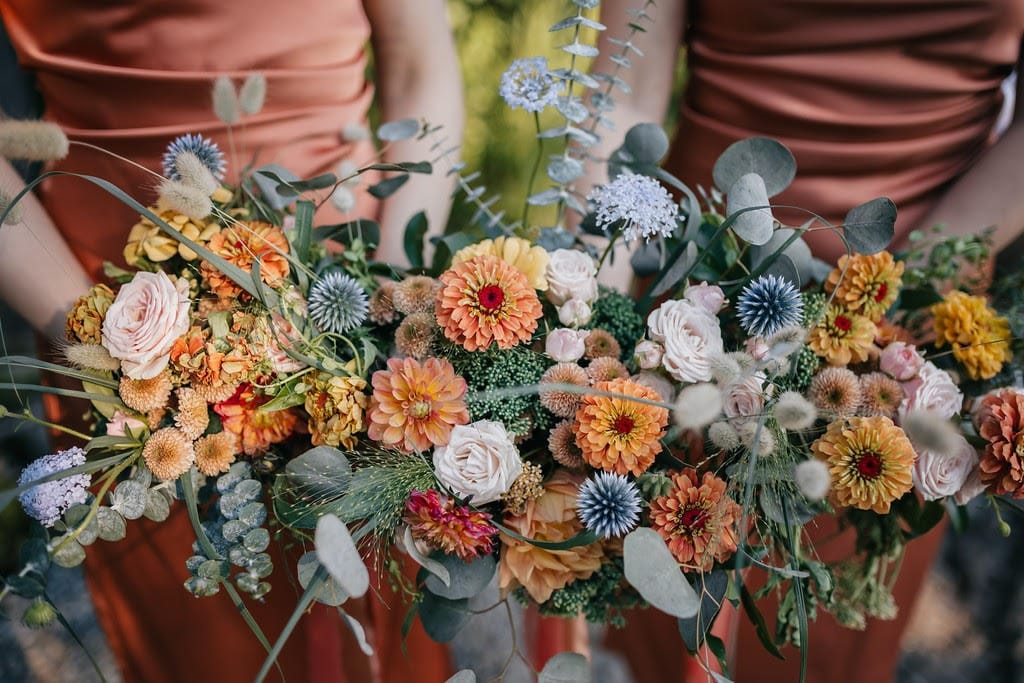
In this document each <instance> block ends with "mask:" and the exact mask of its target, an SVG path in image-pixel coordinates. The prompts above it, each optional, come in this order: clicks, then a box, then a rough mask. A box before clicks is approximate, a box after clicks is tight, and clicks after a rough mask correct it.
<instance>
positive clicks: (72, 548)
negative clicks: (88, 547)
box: [53, 539, 85, 568]
mask: <svg viewBox="0 0 1024 683" xmlns="http://www.w3.org/2000/svg"><path fill="white" fill-rule="evenodd" d="M61 540H62V539H57V542H58V544H59V543H60V542H61ZM53 561H54V563H55V564H56V565H57V566H60V567H64V568H69V567H77V566H78V565H80V564H82V562H84V561H85V548H83V547H82V544H81V543H79V542H78V541H71V542H70V543H67V544H65V545H64V547H63V548H61V549H60V550H58V551H57V552H55V553H54V554H53Z"/></svg>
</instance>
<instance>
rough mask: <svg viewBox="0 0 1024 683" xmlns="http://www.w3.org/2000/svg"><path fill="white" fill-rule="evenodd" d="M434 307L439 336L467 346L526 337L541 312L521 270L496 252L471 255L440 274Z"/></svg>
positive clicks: (505, 342)
mask: <svg viewBox="0 0 1024 683" xmlns="http://www.w3.org/2000/svg"><path fill="white" fill-rule="evenodd" d="M440 279H441V283H442V284H443V285H444V286H443V287H442V289H441V293H440V294H439V295H438V297H437V305H436V308H435V312H436V313H437V322H438V324H440V325H441V328H442V329H443V330H444V336H445V337H447V338H448V339H450V340H451V341H453V342H455V343H456V344H459V345H460V346H462V347H464V348H465V349H466V350H467V351H477V350H484V349H486V348H487V347H489V346H490V345H491V342H497V344H498V348H501V349H510V348H512V347H513V346H515V345H516V344H521V343H523V342H527V341H529V340H530V338H531V337H532V336H533V333H534V331H535V330H536V329H537V320H538V319H539V318H540V316H541V313H542V311H541V304H540V299H538V298H537V292H536V291H535V290H534V289H533V288H532V287H530V283H529V281H528V280H527V278H526V276H525V275H524V274H523V273H522V272H521V271H519V270H516V269H515V268H514V267H512V266H510V265H509V264H507V263H505V262H504V261H502V260H501V259H500V258H498V257H497V256H489V255H482V256H475V257H473V258H471V259H469V260H468V261H463V262H461V263H456V264H454V265H453V266H452V267H451V268H450V269H449V270H446V271H445V272H444V273H442V274H441V278H440Z"/></svg>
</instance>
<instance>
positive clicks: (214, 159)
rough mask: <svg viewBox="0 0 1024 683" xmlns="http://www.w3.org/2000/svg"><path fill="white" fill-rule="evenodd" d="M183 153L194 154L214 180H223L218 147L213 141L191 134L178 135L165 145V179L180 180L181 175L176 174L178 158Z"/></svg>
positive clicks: (222, 160)
mask: <svg viewBox="0 0 1024 683" xmlns="http://www.w3.org/2000/svg"><path fill="white" fill-rule="evenodd" d="M185 152H192V153H193V154H195V155H196V157H198V158H199V161H201V162H203V165H204V166H206V168H208V169H210V173H212V174H213V177H214V178H216V179H217V180H224V170H225V166H224V153H223V152H221V151H220V147H218V146H217V143H216V142H214V141H213V140H211V139H209V138H204V137H203V136H202V135H198V134H193V133H186V134H185V135H179V136H178V137H176V138H175V139H174V142H172V143H171V144H169V145H167V151H166V152H164V158H163V162H164V177H165V178H170V179H171V180H181V174H180V173H178V156H179V155H180V154H183V153H185Z"/></svg>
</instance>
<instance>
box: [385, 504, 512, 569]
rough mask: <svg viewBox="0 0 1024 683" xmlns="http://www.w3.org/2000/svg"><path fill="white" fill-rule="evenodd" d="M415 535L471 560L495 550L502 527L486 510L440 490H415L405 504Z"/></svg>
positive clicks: (450, 553)
mask: <svg viewBox="0 0 1024 683" xmlns="http://www.w3.org/2000/svg"><path fill="white" fill-rule="evenodd" d="M405 523H406V524H408V525H409V528H410V529H411V530H412V537H413V538H415V539H417V540H420V541H423V542H424V543H426V544H427V545H429V546H430V547H431V548H436V549H437V550H440V551H442V552H444V553H445V554H447V555H457V556H458V557H459V558H460V559H462V560H463V561H465V562H471V561H472V560H473V559H474V558H476V557H480V556H481V555H490V554H491V553H492V552H493V551H494V537H495V536H497V534H498V529H497V528H496V527H495V526H494V525H492V524H491V516H490V515H489V514H487V513H486V512H476V511H474V510H471V509H470V508H468V507H466V506H465V505H456V504H455V501H454V500H452V499H451V498H449V497H448V496H445V495H442V494H441V493H438V492H437V491H413V492H412V493H410V494H409V500H408V501H407V502H406V504H405Z"/></svg>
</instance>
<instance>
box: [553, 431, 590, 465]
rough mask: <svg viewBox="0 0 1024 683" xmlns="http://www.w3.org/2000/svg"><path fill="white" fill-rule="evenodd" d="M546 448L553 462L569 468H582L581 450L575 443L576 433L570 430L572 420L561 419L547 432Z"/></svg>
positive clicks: (583, 463)
mask: <svg viewBox="0 0 1024 683" xmlns="http://www.w3.org/2000/svg"><path fill="white" fill-rule="evenodd" d="M548 450H549V451H550V452H551V457H552V458H554V460H555V462H557V463H558V464H559V465H561V466H563V467H567V468H568V469H570V470H582V469H583V468H584V467H585V466H586V463H585V462H584V461H583V451H581V450H580V447H579V446H577V445H576V435H575V434H574V433H573V431H572V420H563V421H562V422H559V423H558V424H557V425H555V428H554V429H552V430H551V433H550V434H548Z"/></svg>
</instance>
